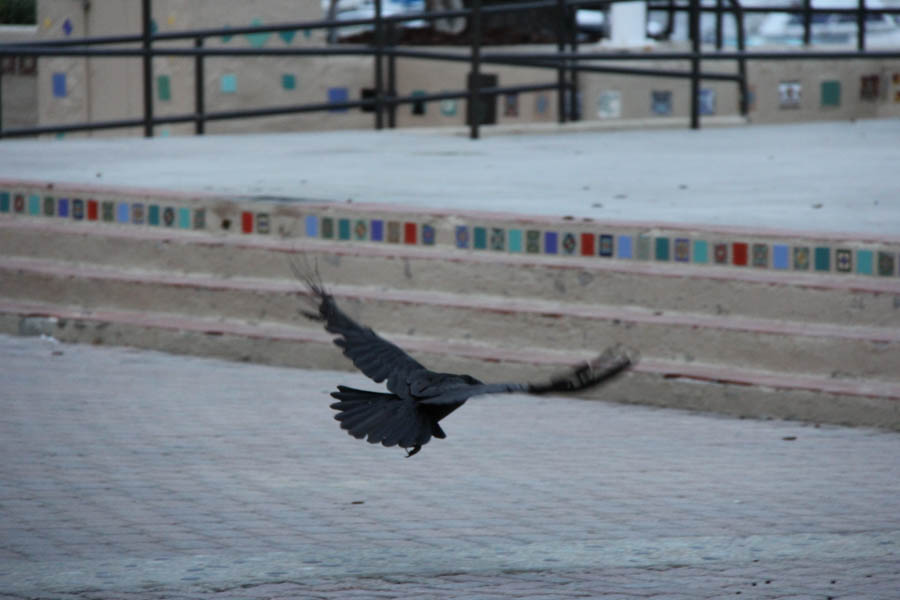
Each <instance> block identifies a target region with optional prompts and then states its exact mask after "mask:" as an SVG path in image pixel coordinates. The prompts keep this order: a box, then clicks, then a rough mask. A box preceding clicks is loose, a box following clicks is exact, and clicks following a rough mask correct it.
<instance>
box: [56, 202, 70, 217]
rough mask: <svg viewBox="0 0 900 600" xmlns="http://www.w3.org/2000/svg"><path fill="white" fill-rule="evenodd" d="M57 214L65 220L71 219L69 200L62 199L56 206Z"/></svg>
mask: <svg viewBox="0 0 900 600" xmlns="http://www.w3.org/2000/svg"><path fill="white" fill-rule="evenodd" d="M56 214H57V215H59V216H60V217H62V218H63V219H68V218H69V199H68V198H60V199H59V201H58V202H57V204H56Z"/></svg>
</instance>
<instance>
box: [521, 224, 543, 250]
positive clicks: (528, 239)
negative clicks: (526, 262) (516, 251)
mask: <svg viewBox="0 0 900 600" xmlns="http://www.w3.org/2000/svg"><path fill="white" fill-rule="evenodd" d="M525 251H526V252H529V253H530V254H539V253H540V252H541V232H540V231H537V230H535V229H529V230H528V231H526V232H525Z"/></svg>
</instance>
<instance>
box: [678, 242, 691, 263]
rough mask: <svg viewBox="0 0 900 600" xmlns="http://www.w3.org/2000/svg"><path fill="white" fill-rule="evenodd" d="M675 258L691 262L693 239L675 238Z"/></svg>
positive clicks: (679, 260)
mask: <svg viewBox="0 0 900 600" xmlns="http://www.w3.org/2000/svg"><path fill="white" fill-rule="evenodd" d="M675 260H676V261H677V262H691V240H689V239H686V238H675Z"/></svg>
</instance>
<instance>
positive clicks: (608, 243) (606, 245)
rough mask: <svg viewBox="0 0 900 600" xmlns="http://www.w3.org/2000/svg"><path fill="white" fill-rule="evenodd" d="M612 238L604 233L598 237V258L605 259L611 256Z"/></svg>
mask: <svg viewBox="0 0 900 600" xmlns="http://www.w3.org/2000/svg"><path fill="white" fill-rule="evenodd" d="M613 250H615V248H613V236H611V235H609V234H608V233H604V234H601V235H600V256H605V257H607V258H609V257H611V256H612V255H613Z"/></svg>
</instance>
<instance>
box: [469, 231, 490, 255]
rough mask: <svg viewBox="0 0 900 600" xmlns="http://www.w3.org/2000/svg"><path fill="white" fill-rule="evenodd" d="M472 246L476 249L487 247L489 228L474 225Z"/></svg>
mask: <svg viewBox="0 0 900 600" xmlns="http://www.w3.org/2000/svg"><path fill="white" fill-rule="evenodd" d="M472 234H473V235H472V247H473V248H475V249H476V250H484V249H485V248H487V230H486V229H485V228H484V227H474V228H473V230H472Z"/></svg>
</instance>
